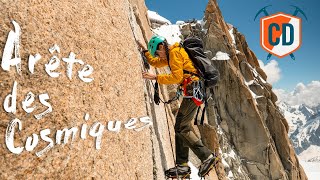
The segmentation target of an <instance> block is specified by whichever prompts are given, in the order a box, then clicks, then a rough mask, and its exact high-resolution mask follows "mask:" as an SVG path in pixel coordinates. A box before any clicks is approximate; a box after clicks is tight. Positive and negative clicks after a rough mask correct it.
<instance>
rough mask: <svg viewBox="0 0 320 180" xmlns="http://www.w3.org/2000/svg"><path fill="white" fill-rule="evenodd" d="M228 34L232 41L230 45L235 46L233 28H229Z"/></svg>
mask: <svg viewBox="0 0 320 180" xmlns="http://www.w3.org/2000/svg"><path fill="white" fill-rule="evenodd" d="M229 34H230V36H231V39H232V45H233V46H236V40H235V37H234V35H233V28H231V29H230V30H229Z"/></svg>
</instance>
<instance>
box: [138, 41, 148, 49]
mask: <svg viewBox="0 0 320 180" xmlns="http://www.w3.org/2000/svg"><path fill="white" fill-rule="evenodd" d="M137 44H138V46H139V48H141V50H142V51H146V50H147V48H146V47H145V46H144V45H143V43H142V42H141V41H137Z"/></svg>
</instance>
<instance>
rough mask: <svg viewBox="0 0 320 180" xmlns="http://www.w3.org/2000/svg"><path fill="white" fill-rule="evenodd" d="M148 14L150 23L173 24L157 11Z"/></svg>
mask: <svg viewBox="0 0 320 180" xmlns="http://www.w3.org/2000/svg"><path fill="white" fill-rule="evenodd" d="M147 13H148V17H149V19H150V21H154V22H156V23H159V24H171V22H170V21H169V20H168V19H166V18H164V17H162V16H160V15H159V14H158V13H157V12H155V11H150V10H148V12H147Z"/></svg>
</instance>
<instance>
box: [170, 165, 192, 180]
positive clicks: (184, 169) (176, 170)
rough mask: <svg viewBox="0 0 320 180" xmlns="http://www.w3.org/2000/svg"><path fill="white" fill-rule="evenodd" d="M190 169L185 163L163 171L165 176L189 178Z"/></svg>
mask: <svg viewBox="0 0 320 180" xmlns="http://www.w3.org/2000/svg"><path fill="white" fill-rule="evenodd" d="M190 174H191V169H190V167H189V166H188V164H187V163H184V164H177V165H176V166H175V167H173V168H170V169H168V170H166V171H165V175H166V177H167V178H172V179H173V178H175V179H179V178H180V179H190Z"/></svg>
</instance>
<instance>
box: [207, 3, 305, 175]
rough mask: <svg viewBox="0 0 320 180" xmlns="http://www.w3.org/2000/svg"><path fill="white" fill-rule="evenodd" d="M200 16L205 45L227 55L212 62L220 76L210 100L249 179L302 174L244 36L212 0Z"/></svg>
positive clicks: (263, 78) (274, 97)
mask: <svg viewBox="0 0 320 180" xmlns="http://www.w3.org/2000/svg"><path fill="white" fill-rule="evenodd" d="M205 18H206V21H207V24H206V26H207V27H206V28H207V29H208V30H207V35H206V36H205V38H204V41H205V43H206V49H207V50H209V51H211V52H212V54H213V55H215V54H216V53H217V52H218V51H222V52H225V53H228V54H229V55H230V58H231V60H230V61H213V64H214V65H215V66H216V67H217V68H218V69H219V72H220V75H221V80H220V82H219V84H218V85H217V87H216V89H215V99H216V101H217V102H216V103H217V106H218V110H219V115H220V126H221V128H222V130H223V132H225V135H226V137H227V139H228V140H229V143H230V144H231V145H232V146H233V147H234V149H235V151H236V154H238V156H239V157H240V159H241V164H242V165H243V166H244V167H243V169H246V170H247V174H248V176H249V178H250V179H307V178H306V176H305V173H304V171H303V169H302V168H301V167H300V165H299V162H298V159H297V156H296V154H295V152H294V149H293V148H292V145H291V143H290V140H289V138H288V135H287V133H288V124H287V122H286V120H285V118H284V117H283V116H282V115H281V113H280V111H279V109H278V107H277V106H276V105H275V102H276V100H277V98H276V96H275V95H274V93H273V92H272V89H271V86H270V85H269V84H268V83H266V82H265V80H266V75H265V73H264V72H263V70H261V68H260V67H259V63H258V61H257V58H256V57H255V55H254V53H253V52H252V51H251V50H250V49H249V47H248V45H247V43H246V41H245V38H244V36H243V35H241V34H240V33H239V32H237V30H236V28H233V30H232V31H230V29H228V26H227V25H226V23H225V22H224V20H223V17H222V15H221V12H220V10H219V8H218V6H217V3H216V1H215V0H210V1H209V4H208V6H207V9H206V13H205ZM233 39H234V42H232V40H233ZM211 58H212V57H211ZM232 172H233V174H238V173H237V172H234V170H232ZM241 179H242V178H241Z"/></svg>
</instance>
